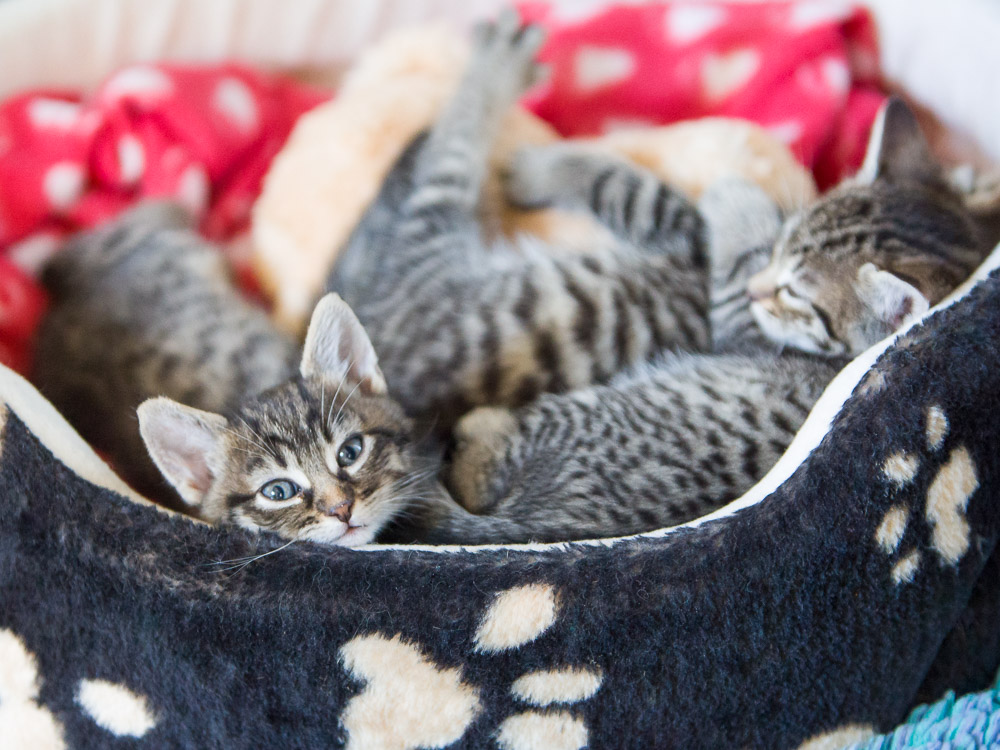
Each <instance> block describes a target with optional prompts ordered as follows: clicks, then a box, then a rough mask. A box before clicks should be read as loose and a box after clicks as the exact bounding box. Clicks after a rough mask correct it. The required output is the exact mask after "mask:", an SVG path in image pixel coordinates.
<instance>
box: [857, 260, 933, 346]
mask: <svg viewBox="0 0 1000 750" xmlns="http://www.w3.org/2000/svg"><path fill="white" fill-rule="evenodd" d="M858 293H859V296H860V297H861V301H862V302H864V303H865V304H866V305H868V307H869V308H870V309H871V310H872V312H874V313H875V316H876V317H877V318H878V319H879V320H881V321H882V322H883V323H885V325H886V327H888V328H889V329H890V330H892V331H895V330H896V329H897V328H899V327H900V326H901V325H903V323H905V322H906V321H907V320H908V319H909V318H911V317H918V316H920V315H923V314H924V313H925V312H927V309H928V308H929V307H930V305H929V303H928V302H927V298H926V297H924V295H922V294H921V293H920V292H919V291H918V290H917V288H916V287H915V286H913V285H912V284H908V283H907V282H905V281H903V280H902V279H901V278H899V277H898V276H896V275H894V274H892V273H889V272H888V271H881V270H879V269H878V268H876V267H875V265H874V264H873V263H865V264H864V265H863V266H861V268H860V269H858Z"/></svg>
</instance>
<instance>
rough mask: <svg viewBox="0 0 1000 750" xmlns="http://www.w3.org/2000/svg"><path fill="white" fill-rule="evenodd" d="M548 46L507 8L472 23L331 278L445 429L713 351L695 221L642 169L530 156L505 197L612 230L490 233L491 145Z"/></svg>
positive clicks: (402, 392)
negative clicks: (662, 361)
mask: <svg viewBox="0 0 1000 750" xmlns="http://www.w3.org/2000/svg"><path fill="white" fill-rule="evenodd" d="M541 41H542V32H541V30H540V29H539V28H538V27H535V26H527V27H523V28H522V27H520V26H519V22H518V20H517V17H516V15H515V14H514V13H513V12H505V13H503V14H501V16H500V18H499V20H498V21H497V22H496V23H493V24H486V25H484V26H482V27H481V28H479V29H478V31H477V33H476V38H475V45H474V50H473V53H472V57H471V60H470V62H469V66H468V69H467V70H466V73H465V76H464V78H463V80H462V82H461V83H460V85H459V87H458V90H457V92H456V94H455V96H454V98H453V100H452V101H451V102H450V104H449V105H448V106H447V108H446V110H445V111H444V113H443V114H442V115H441V117H440V119H439V120H438V122H437V123H436V124H435V125H434V127H433V128H432V129H431V131H430V133H429V134H428V135H426V136H424V137H422V138H419V139H417V140H416V141H415V142H414V143H413V144H411V146H410V148H409V149H407V151H406V152H405V153H404V154H403V156H402V157H401V158H400V160H399V162H398V163H397V164H396V166H395V167H394V168H393V170H392V172H391V174H390V175H389V177H388V178H387V180H386V182H385V183H384V185H383V188H382V191H381V193H380V195H379V197H378V198H377V199H376V201H375V203H374V204H373V205H372V207H371V208H370V209H369V210H368V212H367V213H366V215H365V217H364V218H363V219H362V221H361V222H360V224H359V226H358V228H357V229H356V231H355V233H354V234H353V236H352V238H351V240H350V241H349V242H348V245H347V247H346V248H345V250H344V252H343V253H342V254H341V255H340V257H339V260H338V263H337V265H336V266H335V268H334V269H333V272H332V275H331V277H330V279H329V281H328V288H329V289H331V290H334V291H337V292H339V293H340V294H341V295H342V296H343V297H344V299H345V300H347V301H348V302H349V303H350V305H351V307H352V308H353V309H354V310H355V311H356V312H357V314H358V317H359V318H360V319H361V321H362V322H363V323H364V325H365V328H366V330H367V331H368V332H369V334H370V336H371V338H372V342H373V343H374V345H375V349H376V351H378V353H379V360H380V362H381V363H382V367H383V368H384V370H385V372H386V375H387V379H388V382H389V383H390V385H391V386H392V389H393V394H394V395H395V396H396V397H398V398H399V399H400V401H401V402H402V404H403V405H404V407H406V408H407V409H408V410H409V411H410V412H411V413H413V414H417V415H420V416H424V417H430V418H431V419H434V420H436V421H437V425H438V426H439V427H440V428H442V430H446V429H447V428H448V427H449V426H450V425H451V424H453V422H454V420H455V419H457V418H458V417H459V416H460V415H461V414H462V413H464V412H465V411H467V410H468V409H469V408H471V407H473V406H476V405H482V404H502V405H521V404H525V403H528V402H530V401H531V400H532V399H534V398H535V397H536V396H537V395H538V394H539V393H543V392H551V391H554V392H560V391H567V390H570V389H573V388H578V387H581V386H586V385H589V384H591V383H593V382H604V381H607V380H609V379H610V378H611V377H612V376H613V375H614V374H615V373H616V372H618V371H619V370H621V369H623V368H625V367H628V366H630V365H633V364H635V363H638V362H642V361H645V360H648V359H649V358H650V357H652V356H654V355H656V354H657V353H659V352H662V351H664V350H667V349H686V350H705V349H707V347H708V344H709V332H708V323H707V279H706V269H705V261H704V255H703V249H702V243H703V240H702V232H703V227H702V222H701V218H700V216H699V214H698V212H697V211H696V210H695V208H694V207H693V206H692V205H690V204H689V203H688V202H687V201H686V200H685V199H684V198H682V197H681V196H680V195H678V194H677V193H675V192H674V191H673V190H671V189H670V188H668V187H667V186H666V185H664V184H663V183H662V182H660V181H659V180H658V179H657V178H656V177H654V176H653V175H652V174H650V173H648V172H646V171H644V170H642V169H639V168H638V167H635V166H632V165H630V164H628V163H626V162H625V161H622V160H618V159H615V158H612V157H609V156H606V155H601V154H597V153H594V152H592V151H588V150H586V149H583V148H580V147H567V146H553V147H550V148H543V149H533V150H527V151H525V152H523V153H522V154H521V155H520V156H519V157H518V158H517V159H516V160H515V161H514V163H513V164H512V165H511V168H510V176H509V179H508V183H507V191H508V194H509V197H510V198H511V199H512V200H513V201H514V202H515V203H517V204H519V205H524V206H540V205H545V204H548V203H559V204H560V205H562V206H564V207H568V208H575V209H578V210H583V211H590V212H592V213H593V214H594V215H595V216H596V217H597V218H598V219H599V220H600V221H602V222H603V223H604V224H606V225H607V227H608V228H609V230H610V232H611V234H612V235H613V236H614V239H612V240H609V241H607V243H608V244H600V243H602V242H605V240H598V239H595V246H594V247H593V249H592V252H589V253H587V254H586V255H585V256H582V255H579V254H571V253H565V252H563V253H560V252H558V251H554V249H553V248H547V247H544V246H542V245H541V244H540V241H538V240H536V239H531V238H522V239H521V240H520V241H519V242H516V243H514V244H513V245H511V244H508V243H503V242H501V243H498V244H494V245H488V244H487V243H486V242H485V240H484V239H483V236H482V235H483V232H482V226H481V224H480V220H479V216H478V203H479V200H480V191H481V186H482V181H483V175H484V172H485V170H486V162H487V154H488V152H489V149H490V146H491V144H492V142H493V140H494V136H495V134H496V131H497V128H498V127H499V124H500V122H501V120H502V117H503V115H504V113H505V112H506V111H507V110H508V108H509V107H510V106H511V105H513V103H514V102H515V101H516V99H517V98H518V97H519V96H520V95H521V93H522V92H523V91H524V90H525V89H526V88H527V87H528V86H530V85H531V84H532V82H533V81H534V80H535V79H536V77H537V71H536V68H535V65H534V63H533V61H532V60H533V57H534V54H535V52H536V50H537V49H538V47H539V45H540V44H541ZM602 236H603V235H602Z"/></svg>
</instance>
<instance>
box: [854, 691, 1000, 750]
mask: <svg viewBox="0 0 1000 750" xmlns="http://www.w3.org/2000/svg"><path fill="white" fill-rule="evenodd" d="M997 747H1000V674H998V675H997V679H996V680H995V681H994V683H993V687H991V688H990V689H989V690H985V691H983V692H981V693H970V694H969V695H963V696H962V697H961V698H956V697H955V694H954V693H953V692H951V691H948V692H947V693H946V694H945V696H944V697H943V698H942V699H941V700H939V701H938V702H937V703H932V704H931V705H929V706H919V707H917V708H915V709H914V710H913V712H912V713H911V714H910V716H909V718H907V720H906V722H905V723H903V724H901V725H900V726H899V727H897V728H896V730H895V731H894V732H891V733H889V734H884V735H882V736H881V737H875V738H874V739H871V740H868V741H867V742H860V743H856V744H854V745H851V746H850V750H903V748H907V749H911V748H920V750H974V749H976V748H997Z"/></svg>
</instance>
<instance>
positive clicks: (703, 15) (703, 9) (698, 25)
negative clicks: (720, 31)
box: [666, 5, 726, 44]
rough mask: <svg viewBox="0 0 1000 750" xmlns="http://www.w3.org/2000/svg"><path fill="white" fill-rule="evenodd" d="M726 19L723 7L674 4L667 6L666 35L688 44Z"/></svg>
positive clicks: (675, 40) (680, 42) (673, 39)
mask: <svg viewBox="0 0 1000 750" xmlns="http://www.w3.org/2000/svg"><path fill="white" fill-rule="evenodd" d="M725 21H726V10H725V8H722V7H719V6H717V5H675V6H672V7H668V8H667V14H666V23H667V37H668V38H669V39H671V40H672V41H674V42H677V43H678V44H690V43H691V42H694V41H697V40H698V39H701V38H702V37H703V36H705V34H707V33H708V32H710V31H712V30H713V29H717V28H718V27H719V26H721V25H722V24H723V23H725Z"/></svg>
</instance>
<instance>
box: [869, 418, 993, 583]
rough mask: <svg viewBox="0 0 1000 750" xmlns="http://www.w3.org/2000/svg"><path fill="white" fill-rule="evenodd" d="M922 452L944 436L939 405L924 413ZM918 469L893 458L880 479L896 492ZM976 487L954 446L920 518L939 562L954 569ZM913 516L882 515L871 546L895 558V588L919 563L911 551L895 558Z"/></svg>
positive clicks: (912, 460) (901, 510)
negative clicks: (925, 522) (924, 446)
mask: <svg viewBox="0 0 1000 750" xmlns="http://www.w3.org/2000/svg"><path fill="white" fill-rule="evenodd" d="M925 417H926V426H925V438H926V440H927V447H928V448H929V449H930V450H931V451H932V452H934V453H937V452H939V451H940V450H941V448H942V446H943V445H944V440H945V438H946V437H947V435H948V428H949V425H948V418H947V416H946V415H945V413H944V411H943V410H942V409H941V408H940V407H939V406H931V407H930V408H928V409H927V411H926V413H925ZM919 470H920V459H919V458H918V457H917V456H915V455H912V454H909V453H903V452H899V453H894V454H893V455H891V456H889V458H887V459H886V460H885V463H883V465H882V475H883V476H884V477H885V478H886V480H888V481H889V482H890V484H892V485H893V486H894V487H895V488H896V489H902V488H903V487H906V486H907V485H909V484H910V483H911V482H912V481H913V480H914V478H915V477H916V475H917V472H918V471H919ZM978 488H979V480H978V478H977V477H976V467H975V464H974V463H973V461H972V457H971V456H970V455H969V451H968V449H967V448H966V447H965V446H962V445H960V446H957V447H955V448H953V449H952V450H951V452H950V453H949V454H948V458H947V460H946V461H945V462H944V463H943V464H942V465H941V466H940V467H939V468H938V471H937V474H936V475H935V476H934V479H933V480H932V481H931V484H930V487H928V489H927V498H926V502H925V504H924V508H923V516H924V518H925V520H926V521H927V523H928V525H929V526H930V529H931V548H932V549H933V550H934V552H936V553H937V555H938V556H939V557H940V558H941V560H942V561H943V562H945V563H947V564H949V565H955V564H957V563H958V561H959V560H961V559H962V556H963V555H965V553H966V552H967V551H968V549H969V536H970V531H971V530H970V528H969V522H968V520H967V519H966V517H965V511H966V509H967V507H968V505H969V498H971V497H972V495H973V493H975V491H976V490H977V489H978ZM911 515H913V512H912V511H911V509H910V508H909V507H907V506H906V505H904V504H902V503H899V504H897V505H893V506H892V507H891V508H889V510H888V511H886V513H885V516H884V517H883V519H882V522H881V523H880V524H879V526H878V529H876V531H875V542H876V544H877V545H878V546H879V548H881V550H882V551H883V552H884V553H885V554H886V555H888V556H890V557H895V558H896V562H895V563H894V564H893V567H892V570H891V572H890V576H891V578H892V580H893V582H894V583H895V584H896V585H897V586H898V585H900V584H903V583H909V582H910V581H912V580H913V578H914V576H915V575H916V574H917V570H919V568H920V564H921V560H922V557H921V552H920V550H918V549H916V548H913V549H910V550H907V551H906V552H904V553H901V554H899V555H897V554H896V553H897V551H898V548H899V545H900V542H901V541H902V539H903V535H904V534H905V533H906V528H907V526H908V524H909V523H910V521H911Z"/></svg>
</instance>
